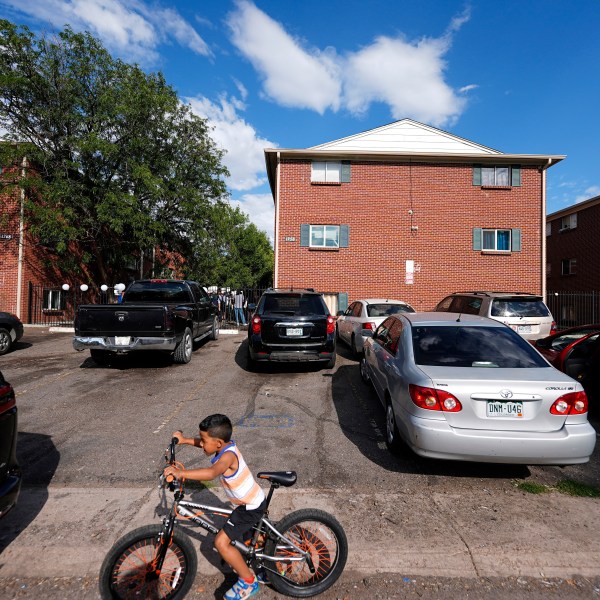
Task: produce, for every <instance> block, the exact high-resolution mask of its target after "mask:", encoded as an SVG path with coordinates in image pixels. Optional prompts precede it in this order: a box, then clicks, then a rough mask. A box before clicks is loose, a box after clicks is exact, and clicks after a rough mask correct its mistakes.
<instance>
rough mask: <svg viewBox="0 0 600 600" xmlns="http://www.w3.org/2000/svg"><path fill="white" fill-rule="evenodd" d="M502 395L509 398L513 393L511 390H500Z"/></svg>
mask: <svg viewBox="0 0 600 600" xmlns="http://www.w3.org/2000/svg"><path fill="white" fill-rule="evenodd" d="M500 396H502V398H504V399H505V400H507V399H508V398H512V396H513V393H512V392H511V391H510V390H500Z"/></svg>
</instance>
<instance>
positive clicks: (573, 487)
mask: <svg viewBox="0 0 600 600" xmlns="http://www.w3.org/2000/svg"><path fill="white" fill-rule="evenodd" d="M555 487H556V489H557V490H558V491H559V492H561V493H563V494H567V495H569V496H578V497H580V498H600V488H597V487H596V486H593V485H587V484H585V483H579V482H578V481H572V480H571V479H563V480H561V481H559V482H558V483H557V484H556V486H555Z"/></svg>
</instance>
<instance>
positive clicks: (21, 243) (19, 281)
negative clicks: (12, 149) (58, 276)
mask: <svg viewBox="0 0 600 600" xmlns="http://www.w3.org/2000/svg"><path fill="white" fill-rule="evenodd" d="M26 168H27V158H26V157H25V156H24V157H23V160H22V162H21V177H23V179H25V169H26ZM20 190H21V199H20V200H21V207H20V214H19V256H18V259H17V310H16V313H17V317H19V319H21V298H22V294H21V287H22V285H23V254H24V252H23V250H24V247H25V240H24V239H23V238H24V235H25V189H24V188H23V187H21V188H20Z"/></svg>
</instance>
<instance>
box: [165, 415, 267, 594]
mask: <svg viewBox="0 0 600 600" xmlns="http://www.w3.org/2000/svg"><path fill="white" fill-rule="evenodd" d="M232 430H233V427H232V425H231V421H230V420H229V418H228V417H226V416H225V415H221V414H215V415H210V416H208V417H206V418H205V419H204V420H203V421H202V422H201V423H200V437H193V438H187V437H185V436H184V435H183V433H182V432H181V431H175V432H174V433H173V437H174V438H177V440H178V443H179V444H189V445H191V446H196V447H197V448H202V450H204V453H205V454H206V455H207V456H210V455H213V454H214V456H213V458H211V461H210V462H211V466H210V467H206V468H200V469H178V468H176V467H174V466H168V467H166V468H165V470H164V476H165V477H167V476H168V475H172V476H173V477H175V478H177V479H188V480H193V481H212V480H213V479H216V478H217V477H218V478H219V480H220V482H221V484H222V485H223V488H224V489H225V494H226V495H227V498H228V500H229V501H230V502H231V503H232V504H234V505H236V508H235V510H234V511H233V512H232V513H231V515H230V517H229V518H228V519H227V521H226V522H225V525H224V526H223V529H221V531H219V533H218V534H217V536H216V538H215V548H216V549H217V551H218V552H219V554H220V555H221V558H222V559H223V560H224V561H225V562H226V563H227V564H228V565H229V566H230V567H231V568H232V569H233V570H234V571H235V572H236V573H237V575H238V577H239V579H238V581H237V582H236V583H235V584H234V586H233V587H232V588H231V589H230V590H229V591H228V592H227V593H226V594H225V596H224V598H225V600H242V599H244V598H250V596H254V594H256V593H257V592H258V580H257V579H256V576H255V575H254V573H253V572H252V571H251V570H250V568H249V567H248V565H247V564H246V561H245V560H244V558H243V557H242V555H241V554H240V552H239V550H237V548H235V547H234V546H232V545H231V542H232V541H233V540H237V541H239V542H243V541H244V536H245V535H246V534H247V533H248V532H250V531H251V530H252V528H253V527H254V526H255V525H256V524H257V523H258V522H259V521H260V519H261V517H262V516H263V513H264V511H265V494H264V492H263V490H262V488H261V487H260V486H259V485H258V483H256V481H255V480H254V477H253V476H252V473H251V472H250V469H249V468H248V465H247V464H246V461H245V460H244V458H243V457H242V454H241V453H240V451H239V449H238V447H237V445H236V443H235V442H234V441H233V440H232V439H231V434H232Z"/></svg>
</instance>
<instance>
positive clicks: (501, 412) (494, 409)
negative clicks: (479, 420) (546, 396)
mask: <svg viewBox="0 0 600 600" xmlns="http://www.w3.org/2000/svg"><path fill="white" fill-rule="evenodd" d="M487 416H488V417H511V418H517V419H518V418H521V417H522V416H523V403H522V402H500V401H497V400H488V403H487Z"/></svg>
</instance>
